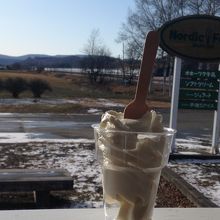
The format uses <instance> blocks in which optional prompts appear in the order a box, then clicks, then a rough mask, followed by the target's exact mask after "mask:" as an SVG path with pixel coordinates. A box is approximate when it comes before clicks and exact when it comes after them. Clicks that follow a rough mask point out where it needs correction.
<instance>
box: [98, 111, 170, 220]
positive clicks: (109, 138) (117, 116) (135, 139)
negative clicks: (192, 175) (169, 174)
mask: <svg viewBox="0 0 220 220" xmlns="http://www.w3.org/2000/svg"><path fill="white" fill-rule="evenodd" d="M95 130H96V149H97V156H98V160H99V161H100V162H101V164H102V170H103V192H104V201H105V204H107V205H111V204H116V203H117V204H118V205H119V211H118V214H117V217H116V219H117V220H150V219H151V215H152V209H153V206H154V202H155V197H156V192H157V188H158V183H159V178H160V173H161V169H162V168H163V167H164V165H165V164H166V162H167V158H168V155H169V147H168V145H169V144H170V141H168V139H167V138H166V135H165V133H166V132H165V131H164V128H163V125H162V116H161V115H160V114H157V113H156V112H155V111H149V112H146V114H145V115H144V116H143V117H142V118H140V119H137V120H134V119H124V115H123V113H121V112H115V111H108V112H106V113H105V114H104V115H103V116H102V118H101V123H100V124H99V127H97V128H96V129H95Z"/></svg>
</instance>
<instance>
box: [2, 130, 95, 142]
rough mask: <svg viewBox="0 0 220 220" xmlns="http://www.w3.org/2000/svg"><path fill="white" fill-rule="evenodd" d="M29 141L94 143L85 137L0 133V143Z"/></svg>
mask: <svg viewBox="0 0 220 220" xmlns="http://www.w3.org/2000/svg"><path fill="white" fill-rule="evenodd" d="M30 142H40V143H41V142H47V143H57V142H59V143H71V142H74V143H94V139H85V138H77V139H75V138H74V139H72V138H69V139H68V138H63V139H56V138H53V137H52V136H49V135H48V134H46V135H45V133H24V132H20V133H16V132H12V133H0V144H1V143H2V144H4V143H5V144H9V143H11V144H12V143H30Z"/></svg>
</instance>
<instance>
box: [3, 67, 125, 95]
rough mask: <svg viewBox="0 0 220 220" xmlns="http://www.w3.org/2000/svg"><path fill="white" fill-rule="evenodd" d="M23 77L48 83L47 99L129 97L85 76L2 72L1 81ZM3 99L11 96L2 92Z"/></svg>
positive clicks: (27, 93) (108, 85)
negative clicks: (92, 82)
mask: <svg viewBox="0 0 220 220" xmlns="http://www.w3.org/2000/svg"><path fill="white" fill-rule="evenodd" d="M9 77H11V78H14V77H21V78H24V79H26V80H31V79H42V80H45V81H47V82H48V83H49V84H50V86H51V88H52V90H53V91H52V92H46V93H45V94H43V97H46V98H76V97H79V98H82V97H90V98H113V97H116V98H117V97H119V98H121V97H128V93H127V92H121V94H117V91H114V90H113V89H112V87H111V85H110V84H105V85H97V84H95V85H92V84H90V83H89V81H88V78H87V77H86V76H83V75H74V74H72V75H70V74H67V75H66V74H63V73H49V72H43V73H36V72H18V71H1V72H0V79H2V80H4V79H6V78H9ZM0 97H1V98H9V97H11V94H10V93H8V92H5V91H1V92H0ZM20 97H21V98H26V97H32V94H31V93H30V92H29V91H27V92H24V93H22V94H21V95H20Z"/></svg>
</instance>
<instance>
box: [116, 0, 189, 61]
mask: <svg viewBox="0 0 220 220" xmlns="http://www.w3.org/2000/svg"><path fill="white" fill-rule="evenodd" d="M134 1H135V5H136V8H135V9H134V10H129V12H128V17H127V22H126V23H124V24H122V28H121V31H120V32H119V38H118V41H119V42H128V43H129V44H130V45H131V44H132V45H133V47H135V48H136V52H137V54H138V55H139V57H141V55H142V48H143V44H144V40H145V38H146V34H147V32H148V31H150V30H156V29H158V28H159V27H161V25H162V24H164V23H165V22H167V21H169V20H171V19H173V18H176V17H179V16H182V15H185V14H186V12H185V10H186V8H185V4H184V3H185V2H186V1H183V0H134Z"/></svg>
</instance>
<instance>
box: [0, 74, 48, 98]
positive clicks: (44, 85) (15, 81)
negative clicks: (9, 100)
mask: <svg viewBox="0 0 220 220" xmlns="http://www.w3.org/2000/svg"><path fill="white" fill-rule="evenodd" d="M3 90H5V91H8V92H9V93H11V95H12V97H13V98H19V95H20V94H21V93H22V92H24V91H27V90H30V91H31V92H32V94H33V98H41V96H42V94H43V93H44V92H45V91H52V88H51V87H50V84H49V83H48V82H47V81H45V80H42V79H31V80H26V79H24V78H21V77H15V78H6V79H1V80H0V91H3Z"/></svg>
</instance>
